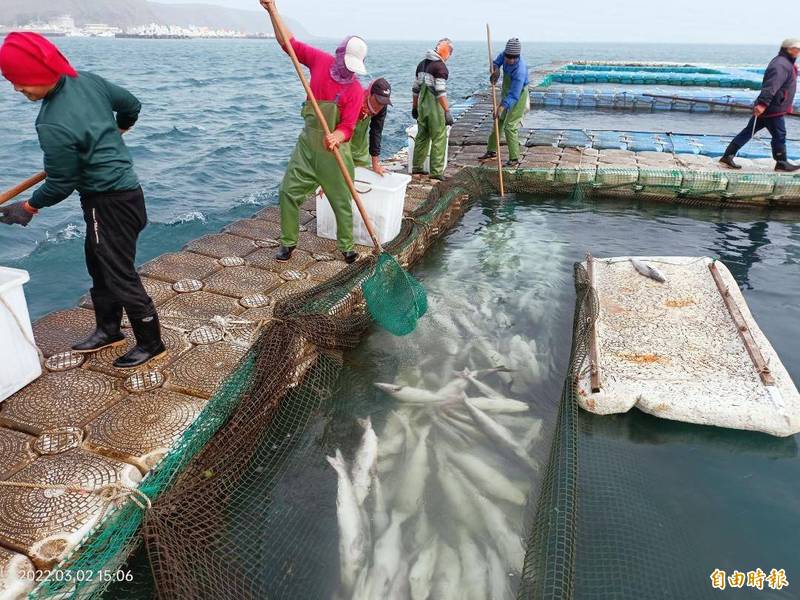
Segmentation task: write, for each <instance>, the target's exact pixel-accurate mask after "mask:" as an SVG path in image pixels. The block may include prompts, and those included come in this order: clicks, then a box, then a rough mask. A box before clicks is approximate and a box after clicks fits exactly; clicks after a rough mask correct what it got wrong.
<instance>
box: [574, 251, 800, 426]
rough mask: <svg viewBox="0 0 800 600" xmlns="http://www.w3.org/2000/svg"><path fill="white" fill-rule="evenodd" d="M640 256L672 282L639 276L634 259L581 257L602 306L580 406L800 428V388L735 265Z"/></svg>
mask: <svg viewBox="0 0 800 600" xmlns="http://www.w3.org/2000/svg"><path fill="white" fill-rule="evenodd" d="M638 260H640V261H642V262H643V263H645V264H647V265H650V266H653V267H656V268H657V269H658V270H659V271H660V272H661V273H662V274H663V275H664V278H665V279H666V281H665V282H659V281H656V280H654V279H651V278H648V277H645V276H643V275H641V274H640V273H639V272H638V271H637V270H636V269H635V268H634V266H633V264H632V262H631V260H630V259H629V258H628V257H616V258H605V259H601V258H593V259H592V258H590V259H589V260H588V261H587V262H585V263H582V267H583V269H584V270H585V274H586V277H587V281H588V285H589V286H590V288H591V290H592V294H593V295H594V296H595V297H596V300H597V302H596V306H597V310H596V313H595V314H594V315H592V317H593V321H594V328H593V331H591V332H590V337H591V341H590V347H589V351H588V352H587V353H586V356H585V358H584V360H583V364H582V367H581V369H580V372H581V373H582V375H581V377H580V378H579V381H578V383H577V385H578V402H579V403H580V406H581V407H582V408H584V409H585V410H588V411H590V412H593V413H597V414H602V415H607V414H613V413H621V412H627V411H629V410H630V409H632V408H634V407H636V408H638V409H639V410H641V411H643V412H646V413H649V414H652V415H655V416H657V417H661V418H664V419H672V420H675V421H685V422H688V423H697V424H701V425H715V426H718V427H728V428H732V429H746V430H751V431H761V432H764V433H768V434H770V435H774V436H780V437H786V436H790V435H794V434H796V433H799V432H800V394H798V391H797V388H796V387H795V385H794V383H793V382H792V379H791V377H790V375H789V373H788V372H787V370H786V368H785V367H784V366H783V364H782V363H781V360H780V358H779V357H778V355H777V353H776V352H775V350H774V348H773V347H772V345H771V344H770V343H769V340H768V339H767V337H766V336H765V335H764V333H763V332H762V331H761V329H760V328H759V327H758V324H757V323H756V322H755V319H754V318H753V315H752V314H751V313H750V310H749V309H748V307H747V302H746V301H745V299H744V296H742V293H741V292H740V291H739V286H738V285H737V283H736V280H734V278H733V276H732V275H731V273H730V271H728V269H727V267H725V265H724V264H722V263H720V262H718V261H714V260H712V259H710V258H702V257H701V258H696V257H639V258H638ZM589 262H591V265H590V264H589Z"/></svg>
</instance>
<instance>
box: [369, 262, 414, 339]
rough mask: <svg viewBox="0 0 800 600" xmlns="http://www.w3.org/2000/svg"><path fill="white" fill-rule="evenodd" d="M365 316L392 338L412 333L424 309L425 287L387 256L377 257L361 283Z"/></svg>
mask: <svg viewBox="0 0 800 600" xmlns="http://www.w3.org/2000/svg"><path fill="white" fill-rule="evenodd" d="M361 287H362V289H363V291H364V299H365V300H366V302H367V308H368V309H369V314H370V315H371V316H372V318H373V319H374V320H375V322H376V323H377V324H378V325H380V326H381V327H383V328H384V329H386V330H387V331H389V332H390V333H392V334H394V335H407V334H409V333H411V332H412V331H414V329H415V328H416V326H417V321H418V320H419V319H420V317H422V315H424V314H425V312H426V311H427V310H428V297H427V295H426V294H425V288H423V287H422V285H421V284H420V283H419V281H417V280H416V279H414V277H412V276H411V275H409V274H408V273H407V272H406V271H405V270H403V267H401V266H400V264H399V263H398V262H397V260H395V259H394V257H392V255H390V254H381V256H380V258H379V259H378V264H377V265H375V272H374V273H373V274H372V275H371V276H370V277H369V278H368V279H367V280H366V281H364V283H363V284H362V286H361Z"/></svg>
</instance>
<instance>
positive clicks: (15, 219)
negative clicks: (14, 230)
mask: <svg viewBox="0 0 800 600" xmlns="http://www.w3.org/2000/svg"><path fill="white" fill-rule="evenodd" d="M26 204H28V203H27V202H26V201H24V200H23V201H22V202H14V204H9V205H8V206H0V223H5V224H6V225H22V226H23V227H27V226H28V223H30V222H31V219H32V218H33V215H35V214H36V212H38V211H36V209H30V210H29V209H28V208H26V207H25V205H26Z"/></svg>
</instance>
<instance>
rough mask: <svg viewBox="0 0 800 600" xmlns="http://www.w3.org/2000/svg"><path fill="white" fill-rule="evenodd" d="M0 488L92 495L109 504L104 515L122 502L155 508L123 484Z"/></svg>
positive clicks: (5, 483) (22, 483) (26, 484)
mask: <svg viewBox="0 0 800 600" xmlns="http://www.w3.org/2000/svg"><path fill="white" fill-rule="evenodd" d="M0 487H15V488H23V489H31V490H56V491H64V492H75V493H78V494H90V495H93V496H98V497H99V498H100V499H101V500H105V501H106V502H108V505H107V506H106V508H105V510H104V511H103V513H105V511H106V510H108V508H109V507H110V506H111V505H112V504H113V503H114V502H119V501H122V500H128V499H130V501H131V502H133V503H134V504H135V505H136V506H138V507H139V508H141V509H142V510H148V509H150V508H153V503H152V501H151V500H150V497H149V496H148V495H147V494H145V493H144V492H143V491H141V490H139V489H136V488H130V487H127V486H125V485H122V484H121V483H110V484H108V485H104V486H102V487H99V488H86V487H81V486H75V485H65V484H57V483H54V484H51V483H32V482H28V481H0Z"/></svg>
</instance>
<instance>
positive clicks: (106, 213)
mask: <svg viewBox="0 0 800 600" xmlns="http://www.w3.org/2000/svg"><path fill="white" fill-rule="evenodd" d="M81 207H82V208H83V218H84V220H85V221H86V244H85V245H84V248H85V250H86V267H87V269H88V270H89V275H91V276H92V284H93V285H92V290H91V292H92V301H93V303H94V305H95V307H98V306H100V305H102V306H106V307H109V306H120V305H121V306H122V307H123V308H124V309H125V312H127V313H128V318H129V319H143V318H146V317H150V316H152V315H154V314H155V312H156V309H155V306H154V305H153V301H152V300H151V299H150V296H148V295H147V292H146V291H145V289H144V286H143V285H142V280H141V279H140V278H139V273H137V272H136V267H135V266H134V261H135V260H136V241H137V239H138V238H139V233H141V231H142V230H143V229H144V228H145V226H146V225H147V211H146V209H145V206H144V194H143V193H142V188H139V189H136V190H130V191H124V192H107V193H102V194H87V195H82V196H81Z"/></svg>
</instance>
